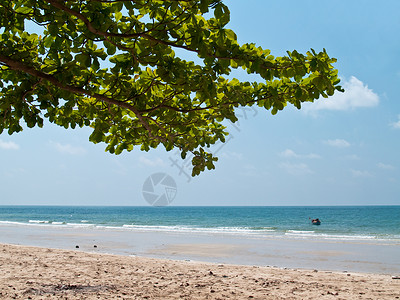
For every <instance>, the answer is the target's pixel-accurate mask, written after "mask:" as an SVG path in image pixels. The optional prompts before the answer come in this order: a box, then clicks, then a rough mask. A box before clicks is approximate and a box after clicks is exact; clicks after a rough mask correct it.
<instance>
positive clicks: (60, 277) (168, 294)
mask: <svg viewBox="0 0 400 300" xmlns="http://www.w3.org/2000/svg"><path fill="white" fill-rule="evenodd" d="M0 249H1V250H0V265H1V267H0V298H1V299H400V280H399V279H393V278H392V276H390V275H382V274H368V273H353V272H331V271H317V270H296V269H281V268H274V267H260V266H241V265H228V264H214V263H203V262H195V261H176V260H164V259H155V258H144V257H131V256H122V255H109V254H101V253H88V252H83V251H79V249H78V250H77V251H73V250H60V249H49V248H38V247H28V246H16V245H8V244H1V245H0Z"/></svg>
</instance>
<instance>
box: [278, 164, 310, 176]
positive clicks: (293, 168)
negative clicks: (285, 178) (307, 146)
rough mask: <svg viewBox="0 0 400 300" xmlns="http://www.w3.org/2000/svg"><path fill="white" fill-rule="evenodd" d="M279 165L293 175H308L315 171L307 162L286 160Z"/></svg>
mask: <svg viewBox="0 0 400 300" xmlns="http://www.w3.org/2000/svg"><path fill="white" fill-rule="evenodd" d="M279 167H280V168H281V169H283V170H285V171H286V172H287V173H289V174H291V175H307V174H313V173H314V172H313V171H312V170H311V169H310V167H309V166H308V165H307V164H305V163H298V164H294V163H290V162H284V163H281V164H280V165H279Z"/></svg>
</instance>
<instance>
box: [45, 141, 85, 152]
mask: <svg viewBox="0 0 400 300" xmlns="http://www.w3.org/2000/svg"><path fill="white" fill-rule="evenodd" d="M51 144H52V145H53V147H54V148H55V149H56V150H57V151H58V152H60V153H63V154H70V155H82V154H85V153H86V149H85V148H82V147H78V146H72V145H70V144H61V143H56V142H51Z"/></svg>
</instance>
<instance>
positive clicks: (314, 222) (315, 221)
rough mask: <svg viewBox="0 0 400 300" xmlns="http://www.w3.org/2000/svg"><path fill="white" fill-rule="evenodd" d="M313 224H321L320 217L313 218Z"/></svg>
mask: <svg viewBox="0 0 400 300" xmlns="http://www.w3.org/2000/svg"><path fill="white" fill-rule="evenodd" d="M311 224H313V225H321V221H320V220H319V219H312V220H311Z"/></svg>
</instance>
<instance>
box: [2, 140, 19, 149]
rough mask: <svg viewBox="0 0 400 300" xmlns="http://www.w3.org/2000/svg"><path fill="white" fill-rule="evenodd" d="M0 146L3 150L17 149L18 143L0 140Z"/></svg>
mask: <svg viewBox="0 0 400 300" xmlns="http://www.w3.org/2000/svg"><path fill="white" fill-rule="evenodd" d="M0 148H1V149H4V150H18V149H19V145H18V144H16V143H14V142H4V141H3V140H0Z"/></svg>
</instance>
